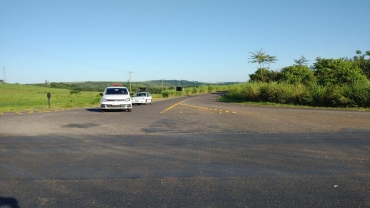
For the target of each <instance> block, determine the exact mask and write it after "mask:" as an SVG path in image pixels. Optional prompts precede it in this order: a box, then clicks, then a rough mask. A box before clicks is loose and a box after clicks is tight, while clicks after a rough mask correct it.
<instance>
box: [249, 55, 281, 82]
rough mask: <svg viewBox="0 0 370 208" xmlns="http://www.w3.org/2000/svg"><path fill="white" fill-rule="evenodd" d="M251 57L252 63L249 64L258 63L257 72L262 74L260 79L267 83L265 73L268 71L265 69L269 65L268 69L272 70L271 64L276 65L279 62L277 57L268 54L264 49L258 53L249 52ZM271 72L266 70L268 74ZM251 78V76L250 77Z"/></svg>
mask: <svg viewBox="0 0 370 208" xmlns="http://www.w3.org/2000/svg"><path fill="white" fill-rule="evenodd" d="M249 53H250V54H252V55H251V57H250V58H249V59H250V60H251V61H249V62H248V63H258V69H257V71H259V72H260V78H261V81H265V79H264V76H263V74H264V73H263V71H264V70H266V68H265V63H268V65H269V66H268V69H270V64H271V63H275V62H276V61H277V59H276V56H271V55H268V54H266V52H264V51H263V50H262V49H260V50H259V51H256V52H254V53H253V52H249ZM268 71H269V70H266V73H268ZM249 76H250V75H249Z"/></svg>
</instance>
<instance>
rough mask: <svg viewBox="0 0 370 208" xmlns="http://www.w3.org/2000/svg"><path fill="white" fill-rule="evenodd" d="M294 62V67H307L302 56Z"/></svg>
mask: <svg viewBox="0 0 370 208" xmlns="http://www.w3.org/2000/svg"><path fill="white" fill-rule="evenodd" d="M294 62H295V64H294V65H296V66H307V62H308V60H307V59H306V58H305V57H304V56H301V58H300V59H294Z"/></svg>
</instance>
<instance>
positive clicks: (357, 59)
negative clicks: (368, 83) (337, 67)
mask: <svg viewBox="0 0 370 208" xmlns="http://www.w3.org/2000/svg"><path fill="white" fill-rule="evenodd" d="M356 54H357V56H354V57H353V59H351V61H353V62H354V63H355V65H356V66H358V67H359V68H360V69H361V70H362V71H363V72H364V74H365V75H366V77H367V78H368V79H370V50H368V51H366V52H365V54H362V52H361V50H356ZM366 56H368V58H367V59H366Z"/></svg>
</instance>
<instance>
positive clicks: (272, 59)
mask: <svg viewBox="0 0 370 208" xmlns="http://www.w3.org/2000/svg"><path fill="white" fill-rule="evenodd" d="M266 62H267V63H268V65H269V66H268V69H270V64H271V63H275V62H277V58H276V56H270V55H267V58H266Z"/></svg>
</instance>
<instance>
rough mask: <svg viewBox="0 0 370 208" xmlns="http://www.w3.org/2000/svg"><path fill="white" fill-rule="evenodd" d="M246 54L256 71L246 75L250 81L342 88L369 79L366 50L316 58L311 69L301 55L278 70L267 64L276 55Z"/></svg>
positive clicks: (368, 56)
mask: <svg viewBox="0 0 370 208" xmlns="http://www.w3.org/2000/svg"><path fill="white" fill-rule="evenodd" d="M250 53H251V57H250V58H249V59H250V61H249V62H250V63H257V64H258V69H257V70H256V71H255V72H254V73H253V74H250V75H249V77H250V79H249V81H250V82H281V83H288V84H296V83H301V84H312V83H317V84H320V85H343V84H352V83H354V82H358V81H368V80H369V79H370V50H368V51H366V52H365V53H364V54H363V53H362V52H361V50H357V51H356V55H355V56H353V57H352V58H339V59H333V58H321V57H317V58H316V60H315V62H314V63H313V65H312V66H308V65H307V63H308V60H307V59H306V58H305V57H304V56H301V57H300V58H299V59H294V62H295V64H293V65H291V66H286V67H284V68H282V69H281V70H280V71H273V70H270V64H271V63H275V62H276V61H277V58H276V56H271V55H268V54H267V53H266V52H265V51H263V50H262V49H261V50H259V51H256V52H250ZM266 65H267V67H266Z"/></svg>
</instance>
